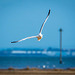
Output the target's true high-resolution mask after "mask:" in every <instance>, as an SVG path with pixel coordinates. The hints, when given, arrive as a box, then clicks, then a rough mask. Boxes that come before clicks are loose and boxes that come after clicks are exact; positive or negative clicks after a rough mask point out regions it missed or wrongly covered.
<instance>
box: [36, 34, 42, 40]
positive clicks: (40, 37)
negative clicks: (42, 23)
mask: <svg viewBox="0 0 75 75" xmlns="http://www.w3.org/2000/svg"><path fill="white" fill-rule="evenodd" d="M42 37H43V35H42V34H41V33H40V34H39V35H38V36H37V37H36V38H37V39H38V41H40V40H41V39H42Z"/></svg>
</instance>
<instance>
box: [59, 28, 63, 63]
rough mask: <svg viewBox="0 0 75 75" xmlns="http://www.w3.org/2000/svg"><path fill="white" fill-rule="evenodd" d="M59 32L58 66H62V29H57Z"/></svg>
mask: <svg viewBox="0 0 75 75" xmlns="http://www.w3.org/2000/svg"><path fill="white" fill-rule="evenodd" d="M59 31H60V64H62V29H61V28H60V29H59Z"/></svg>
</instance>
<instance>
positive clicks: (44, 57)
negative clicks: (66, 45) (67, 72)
mask: <svg viewBox="0 0 75 75" xmlns="http://www.w3.org/2000/svg"><path fill="white" fill-rule="evenodd" d="M61 60H62V63H60V49H57V48H48V49H37V48H36V49H26V48H9V49H1V50H0V69H8V68H11V67H12V68H15V69H24V68H27V67H29V68H40V69H44V68H45V69H54V68H58V69H67V68H75V49H62V57H61Z"/></svg>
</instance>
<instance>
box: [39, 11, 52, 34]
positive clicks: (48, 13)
mask: <svg viewBox="0 0 75 75" xmlns="http://www.w3.org/2000/svg"><path fill="white" fill-rule="evenodd" d="M50 11H51V10H49V12H48V15H47V17H46V19H45V21H44V22H43V24H42V26H41V29H40V33H41V32H42V29H43V26H44V24H45V23H46V21H47V19H48V16H49V14H50Z"/></svg>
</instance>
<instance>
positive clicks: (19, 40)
mask: <svg viewBox="0 0 75 75" xmlns="http://www.w3.org/2000/svg"><path fill="white" fill-rule="evenodd" d="M35 37H37V36H31V37H26V38H24V39H21V40H18V41H13V42H11V43H17V42H20V41H23V40H26V39H31V38H35Z"/></svg>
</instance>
